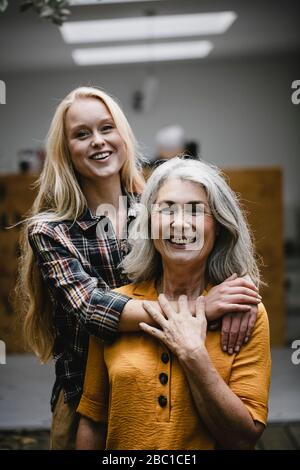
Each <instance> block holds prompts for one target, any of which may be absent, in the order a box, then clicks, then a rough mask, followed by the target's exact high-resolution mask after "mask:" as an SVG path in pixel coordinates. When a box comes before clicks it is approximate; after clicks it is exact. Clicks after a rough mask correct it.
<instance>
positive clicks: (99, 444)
mask: <svg viewBox="0 0 300 470" xmlns="http://www.w3.org/2000/svg"><path fill="white" fill-rule="evenodd" d="M105 444H106V425H105V424H104V423H96V422H95V421H92V420H91V419H89V418H86V417H85V416H81V418H80V421H79V426H78V431H77V437H76V449H77V450H104V449H105Z"/></svg>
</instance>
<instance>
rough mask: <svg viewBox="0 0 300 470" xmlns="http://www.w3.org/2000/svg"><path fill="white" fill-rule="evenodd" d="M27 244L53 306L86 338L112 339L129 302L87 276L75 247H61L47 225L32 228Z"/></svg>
mask: <svg viewBox="0 0 300 470" xmlns="http://www.w3.org/2000/svg"><path fill="white" fill-rule="evenodd" d="M29 243H30V246H31V248H32V250H33V252H34V255H35V258H36V261H37V264H38V266H39V268H40V270H41V273H42V276H43V279H44V281H45V282H46V284H47V286H48V288H49V290H50V294H51V296H52V299H53V300H54V302H56V303H60V305H61V307H62V309H63V310H64V311H66V312H67V313H68V314H70V315H75V316H76V317H77V319H78V321H79V322H80V324H81V325H82V326H83V327H84V328H85V330H86V331H87V332H88V333H89V334H91V335H94V336H96V337H98V338H100V339H102V340H112V339H114V338H115V336H116V333H117V332H118V326H119V317H120V314H121V312H122V311H123V309H124V307H125V305H126V303H127V302H128V301H129V300H130V298H129V297H127V296H125V295H122V294H118V293H116V292H113V291H111V290H109V286H108V285H107V284H106V283H105V282H104V280H103V279H101V278H100V279H99V278H97V277H93V276H92V275H91V274H89V273H88V272H87V271H86V270H85V269H84V267H83V264H82V262H81V260H80V255H79V254H78V253H76V249H75V247H74V245H73V244H72V243H69V244H66V243H63V240H61V238H60V236H59V234H58V233H57V232H56V231H55V229H54V228H53V227H52V226H51V225H50V224H46V223H40V224H37V225H35V226H33V228H32V229H31V230H30V232H29Z"/></svg>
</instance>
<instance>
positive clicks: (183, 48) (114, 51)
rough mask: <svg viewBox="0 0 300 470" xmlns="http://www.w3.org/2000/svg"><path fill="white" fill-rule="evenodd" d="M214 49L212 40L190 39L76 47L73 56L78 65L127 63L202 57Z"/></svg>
mask: <svg viewBox="0 0 300 470" xmlns="http://www.w3.org/2000/svg"><path fill="white" fill-rule="evenodd" d="M212 49H213V45H212V43H211V42H210V41H188V42H171V43H155V44H138V45H134V46H117V47H116V46H114V47H93V48H89V49H75V50H74V51H73V52H72V57H73V59H74V62H75V63H76V64H77V65H103V64H126V63H134V62H157V61H164V60H166V61H167V60H183V59H202V58H204V57H206V56H207V55H208V54H209V53H210V51H211V50H212Z"/></svg>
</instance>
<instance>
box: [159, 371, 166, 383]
mask: <svg viewBox="0 0 300 470" xmlns="http://www.w3.org/2000/svg"><path fill="white" fill-rule="evenodd" d="M159 380H160V383H161V384H162V385H166V384H167V383H168V376H167V374H165V373H164V372H162V373H161V374H159Z"/></svg>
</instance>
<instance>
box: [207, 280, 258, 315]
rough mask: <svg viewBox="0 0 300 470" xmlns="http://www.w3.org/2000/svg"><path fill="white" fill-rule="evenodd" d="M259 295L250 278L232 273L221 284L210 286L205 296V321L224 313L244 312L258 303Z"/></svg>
mask: <svg viewBox="0 0 300 470" xmlns="http://www.w3.org/2000/svg"><path fill="white" fill-rule="evenodd" d="M260 302H261V296H260V295H259V293H258V289H257V287H256V286H255V285H254V284H253V282H252V281H251V279H246V278H244V277H237V274H232V276H230V277H229V278H227V279H226V280H225V281H224V282H222V283H221V284H218V285H217V286H214V287H212V288H211V289H210V290H209V292H208V294H207V295H206V296H205V313H206V318H207V321H209V322H210V321H214V320H217V319H218V318H220V317H222V316H223V315H225V314H226V313H245V312H249V311H250V310H251V306H252V305H258V304H259V303H260Z"/></svg>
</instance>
